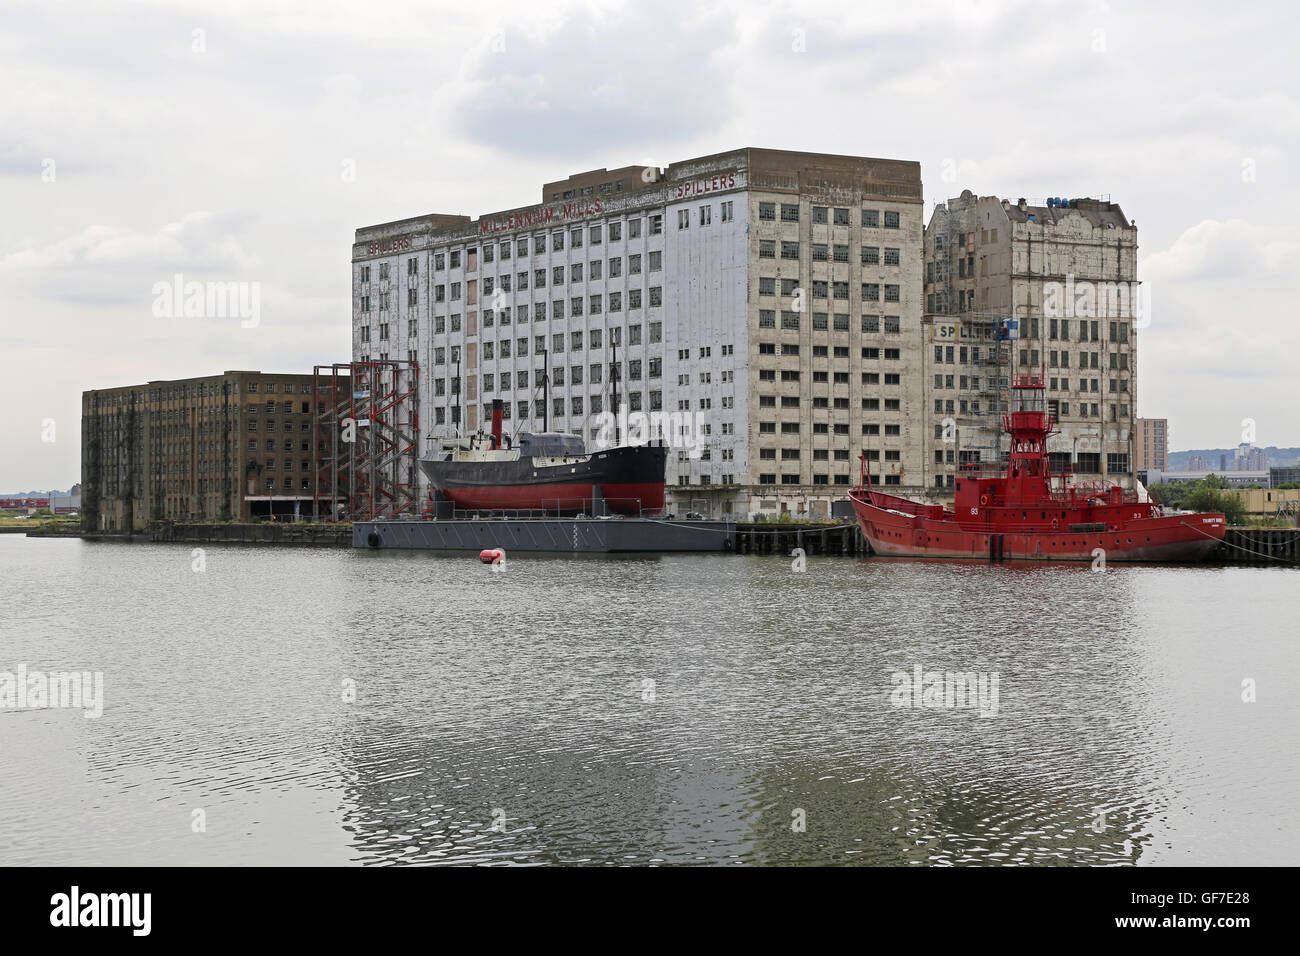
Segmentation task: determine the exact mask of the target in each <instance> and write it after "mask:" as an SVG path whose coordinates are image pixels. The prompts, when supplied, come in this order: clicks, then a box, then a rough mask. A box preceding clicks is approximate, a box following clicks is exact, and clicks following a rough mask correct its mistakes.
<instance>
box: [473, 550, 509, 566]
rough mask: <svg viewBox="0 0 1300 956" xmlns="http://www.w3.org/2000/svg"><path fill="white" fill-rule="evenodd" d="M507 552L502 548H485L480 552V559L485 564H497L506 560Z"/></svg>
mask: <svg viewBox="0 0 1300 956" xmlns="http://www.w3.org/2000/svg"><path fill="white" fill-rule="evenodd" d="M505 558H506V553H505V552H504V551H502V550H501V549H500V548H484V549H483V550H482V551H480V552H479V553H478V559H479V560H480V561H482V562H483V563H484V564H497V563H499V562H501V561H504V560H505Z"/></svg>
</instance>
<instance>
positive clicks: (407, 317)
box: [352, 149, 927, 515]
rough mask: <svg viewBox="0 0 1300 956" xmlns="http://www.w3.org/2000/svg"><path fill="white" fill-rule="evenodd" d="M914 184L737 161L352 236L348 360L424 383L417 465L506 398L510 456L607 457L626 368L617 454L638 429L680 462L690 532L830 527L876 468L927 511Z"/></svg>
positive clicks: (803, 162) (612, 176)
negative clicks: (866, 464) (820, 520)
mask: <svg viewBox="0 0 1300 956" xmlns="http://www.w3.org/2000/svg"><path fill="white" fill-rule="evenodd" d="M919 177H920V174H919V166H918V165H917V164H916V163H910V162H898V161H889V160H873V159H865V158H859V157H841V156H826V155H819V154H809V153H791V152H784V151H776V150H760V149H741V150H736V151H733V152H728V153H722V154H718V155H715V156H709V157H704V158H701V159H695V160H689V161H686V162H682V163H676V164H673V165H671V166H669V167H667V168H666V169H664V170H659V169H654V168H643V167H639V166H637V167H627V168H624V169H619V170H612V171H606V170H603V169H602V170H596V171H593V172H589V173H583V174H579V175H576V176H573V177H570V178H569V179H567V180H563V181H560V182H556V183H550V184H547V185H546V186H545V187H544V188H543V202H541V203H539V204H537V205H534V206H528V207H524V208H520V209H512V210H507V211H504V212H500V213H492V214H488V215H484V216H481V217H479V218H478V219H476V220H471V219H470V218H468V217H463V216H443V215H428V216H420V217H416V218H413V219H406V220H402V221H399V222H392V223H386V224H382V225H378V226H371V227H367V228H363V229H359V230H358V231H357V235H356V243H355V245H354V246H353V254H352V283H353V345H352V351H353V359H354V360H357V361H364V360H367V359H380V358H385V359H409V360H411V361H414V362H417V363H418V364H419V368H420V416H421V421H420V430H421V432H422V435H423V436H424V438H425V440H426V443H429V442H432V441H435V440H436V439H438V438H441V437H447V436H451V435H453V434H455V433H456V432H457V431H458V430H459V431H460V432H462V433H465V432H474V431H476V430H478V429H480V428H482V427H485V425H486V422H487V416H488V412H487V409H488V408H489V407H490V405H491V402H492V400H493V399H496V398H500V399H502V400H503V402H504V404H505V409H506V432H507V434H511V435H513V434H517V433H519V432H521V431H539V430H541V429H542V428H543V427H544V425H545V427H549V428H550V429H551V430H553V431H566V432H569V433H572V434H580V435H582V437H583V438H584V439H586V440H587V442H588V448H589V449H591V448H594V447H595V446H596V445H597V444H599V443H601V442H604V441H612V439H613V435H612V433H611V431H610V415H609V413H610V412H611V410H612V399H613V388H612V382H611V372H612V369H613V363H614V360H615V351H617V363H618V368H619V381H618V393H619V402H620V409H621V411H622V412H623V414H624V415H625V416H627V419H626V420H625V422H624V424H623V425H621V426H620V429H619V431H620V434H619V438H620V440H622V441H627V440H628V438H629V436H628V434H627V431H626V427H627V424H631V425H632V426H633V431H634V432H635V431H637V430H638V429H637V427H636V426H638V425H641V424H648V425H649V426H650V428H651V429H652V434H651V435H649V436H646V437H655V438H658V437H662V438H663V439H664V440H665V441H666V442H667V443H668V444H669V446H670V447H671V448H672V449H673V451H672V453H670V455H669V461H668V475H667V480H668V483H669V486H670V487H669V495H670V506H669V507H670V509H673V510H677V511H679V512H680V511H685V510H701V511H709V512H711V513H713V514H715V515H718V514H724V513H726V514H750V513H755V512H757V513H763V512H768V513H774V512H777V511H785V510H789V511H793V512H802V511H810V512H814V513H824V512H825V511H826V510H828V507H829V502H830V501H831V500H832V499H835V498H842V497H844V495H845V494H846V493H847V490H848V487H849V486H850V485H852V484H856V482H857V476H858V465H857V459H858V457H859V453H860V452H861V451H862V450H864V449H865V450H866V452H867V454H868V457H869V460H871V463H872V472H873V474H875V475H876V478H877V480H879V481H881V482H882V483H889V484H896V485H900V486H904V487H911V488H922V487H924V486H925V485H926V484H927V481H926V476H925V474H924V470H925V468H924V455H923V451H924V447H923V445H924V443H923V437H924V436H923V434H922V430H923V429H924V428H925V427H926V425H925V424H924V423H923V420H922V418H921V417H920V416H917V418H916V422H917V424H916V429H917V430H916V431H915V433H914V434H913V428H912V426H911V425H909V421H910V419H909V416H908V412H909V410H911V409H914V408H916V407H919V403H920V402H921V401H922V400H923V396H922V393H921V382H920V378H919V371H920V365H921V363H920V355H919V349H920V344H921V327H920V316H921V310H922V283H921V263H922V251H921V244H922V233H923V225H922V219H921V211H922V210H921V186H920V178H919ZM778 210H779V215H778ZM778 316H779V317H780V321H779V322H778V320H777V317H778ZM543 354H544V355H545V358H544V359H543ZM543 369H545V370H546V371H547V373H548V374H549V398H550V402H549V405H547V406H546V407H545V408H543V401H542V394H543V392H542V372H543ZM905 369H907V370H909V371H911V372H912V373H913V374H911V375H909V374H907V371H905ZM638 413H639V414H640V415H644V416H645V419H638ZM633 437H634V438H635V437H636V436H635V435H634V436H633ZM422 451H423V452H424V453H428V452H429V451H431V445H430V444H426V446H425V448H423V449H422ZM877 463H878V464H877ZM421 480H423V479H422V477H421Z"/></svg>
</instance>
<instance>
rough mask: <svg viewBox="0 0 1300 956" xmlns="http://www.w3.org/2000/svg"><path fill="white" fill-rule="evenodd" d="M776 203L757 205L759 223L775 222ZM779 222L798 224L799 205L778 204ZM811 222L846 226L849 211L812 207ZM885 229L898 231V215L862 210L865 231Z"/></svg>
mask: <svg viewBox="0 0 1300 956" xmlns="http://www.w3.org/2000/svg"><path fill="white" fill-rule="evenodd" d="M777 205H778V204H777V203H775V202H760V203H759V204H758V218H759V220H760V221H768V222H775V221H776V213H777V208H776V207H777ZM780 206H781V221H782V222H798V221H799V204H798V203H786V202H783V203H780ZM812 221H813V223H814V224H817V225H821V224H833V225H836V226H847V225H848V224H849V209H848V207H846V206H835V207H830V206H813V207H812ZM882 222H883V224H884V228H886V229H898V228H900V227H901V225H902V222H901V219H900V215H899V213H897V212H894V211H892V210H886V211H885V213H884V216H883V217H882V216H881V211H880V210H879V209H863V210H862V225H863V227H864V228H867V229H879V228H881V224H882Z"/></svg>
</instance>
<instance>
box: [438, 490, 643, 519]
mask: <svg viewBox="0 0 1300 956" xmlns="http://www.w3.org/2000/svg"><path fill="white" fill-rule="evenodd" d="M443 494H444V495H446V496H447V497H448V498H449V499H451V501H453V502H455V504H456V507H457V508H461V509H464V510H466V511H548V512H554V513H557V514H576V513H578V512H582V511H590V510H591V508H592V499H593V497H595V496H596V495H597V494H599V495H600V496H601V497H603V498H604V499H605V502H606V506H607V507H608V508H609V510H610V511H612V512H615V513H616V514H633V515H636V514H641V513H642V512H645V511H660V510H662V509H663V506H664V485H663V482H644V483H640V484H601V485H595V484H580V483H572V482H566V483H565V484H554V485H493V486H491V487H477V488H476V487H460V488H445V489H443Z"/></svg>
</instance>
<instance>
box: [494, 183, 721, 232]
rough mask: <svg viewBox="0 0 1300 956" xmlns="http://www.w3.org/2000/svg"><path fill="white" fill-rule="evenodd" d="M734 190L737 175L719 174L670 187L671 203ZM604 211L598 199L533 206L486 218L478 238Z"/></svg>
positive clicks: (580, 217)
mask: <svg viewBox="0 0 1300 956" xmlns="http://www.w3.org/2000/svg"><path fill="white" fill-rule="evenodd" d="M735 188H736V174H735V173H734V172H732V173H719V174H718V175H717V176H713V177H711V178H709V179H690V180H686V181H683V182H680V183H676V184H674V185H672V186H670V187H669V189H670V190H671V195H672V199H673V200H677V199H689V198H690V197H692V196H702V195H704V194H705V193H715V192H721V191H722V190H724V189H735ZM604 211H605V204H604V203H602V202H601V200H600V199H599V198H593V199H575V200H573V201H571V202H563V203H551V204H549V205H545V206H536V207H534V208H532V209H525V210H523V211H522V212H513V213H510V214H509V215H507V216H485V217H484V218H482V219H480V220H479V224H478V231H479V235H490V234H492V233H497V232H515V231H518V230H520V229H532V228H533V227H535V226H545V225H547V224H549V223H553V222H568V221H570V220H573V219H586V218H587V217H588V216H599V215H600V214H601V213H602V212H604Z"/></svg>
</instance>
